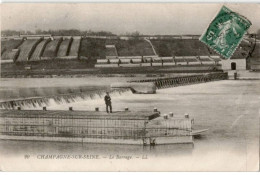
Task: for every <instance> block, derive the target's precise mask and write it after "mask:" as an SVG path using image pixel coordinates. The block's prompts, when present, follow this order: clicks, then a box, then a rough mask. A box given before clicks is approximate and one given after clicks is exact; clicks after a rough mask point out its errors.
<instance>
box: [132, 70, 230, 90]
mask: <svg viewBox="0 0 260 175" xmlns="http://www.w3.org/2000/svg"><path fill="white" fill-rule="evenodd" d="M226 79H228V73H226V72H225V73H223V72H221V73H208V74H201V75H188V76H181V77H167V78H157V79H144V80H134V81H128V82H129V83H133V82H135V83H147V82H153V83H154V84H155V86H156V88H157V89H163V88H170V87H176V86H184V85H190V84H197V83H206V82H210V81H218V80H226Z"/></svg>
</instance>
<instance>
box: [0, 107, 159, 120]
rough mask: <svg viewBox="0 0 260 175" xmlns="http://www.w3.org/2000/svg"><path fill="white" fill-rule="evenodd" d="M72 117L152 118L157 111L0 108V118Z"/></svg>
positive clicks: (110, 118)
mask: <svg viewBox="0 0 260 175" xmlns="http://www.w3.org/2000/svg"><path fill="white" fill-rule="evenodd" d="M3 117H10V118H21V117H22V118H35V117H41V118H73V119H107V120H152V119H154V118H157V117H159V113H158V112H152V111H151V112H150V111H115V112H113V113H110V114H108V113H106V112H103V111H98V112H97V111H70V110H68V111H65V110H49V111H48V110H47V111H45V110H6V109H5V110H0V118H3Z"/></svg>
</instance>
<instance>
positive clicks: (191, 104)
mask: <svg viewBox="0 0 260 175" xmlns="http://www.w3.org/2000/svg"><path fill="white" fill-rule="evenodd" d="M259 89H260V88H259V81H231V80H226V81H218V82H210V83H204V84H197V85H189V86H181V87H175V88H169V89H161V90H159V91H157V93H156V94H132V93H131V92H125V93H123V94H118V93H115V94H112V95H111V96H112V104H113V109H114V110H123V109H124V108H125V107H128V108H129V109H130V110H144V109H146V110H153V108H154V107H157V108H158V110H159V111H161V113H162V114H164V113H166V114H167V113H169V112H173V113H174V114H175V116H184V114H185V113H188V114H190V116H191V117H192V118H194V119H195V125H194V129H204V128H209V131H208V132H207V133H205V134H204V135H203V136H202V137H201V138H198V139H195V140H194V145H192V144H178V145H164V146H155V147H143V146H133V145H106V144H81V143H54V142H25V141H19V142H18V141H1V142H0V154H1V157H4V158H0V160H2V163H1V164H2V167H4V169H6V170H8V169H13V167H11V166H10V161H11V162H12V166H15V167H16V168H17V169H20V170H21V169H23V170H31V169H32V168H33V169H36V170H46V167H47V168H48V170H64V171H65V170H67V171H84V170H89V171H95V170H99V171H102V170H110V169H111V168H112V169H113V170H117V171H119V170H120V171H129V170H131V171H137V170H139V171H140V170H141V171H144V170H150V171H156V170H157V171H158V170H161V171H166V170H170V171H256V170H258V167H259V106H260V95H259V94H260V92H259V91H260V90H259ZM69 106H72V107H73V109H74V110H94V109H95V107H100V110H105V104H104V100H103V98H94V99H87V100H83V99H78V100H77V101H76V102H74V103H69V104H67V103H60V104H57V103H55V102H51V103H50V105H49V106H48V109H49V110H51V109H59V110H68V107H69ZM28 108H31V107H28ZM38 109H40V108H38ZM79 154H80V155H98V156H99V158H98V159H62V160H60V159H59V160H57V159H46V160H43V159H41V156H42V155H56V156H57V155H71V156H75V155H79ZM26 155H29V156H30V158H28V157H26ZM110 158H111V159H110ZM100 161H102V164H100ZM97 164H100V166H97Z"/></svg>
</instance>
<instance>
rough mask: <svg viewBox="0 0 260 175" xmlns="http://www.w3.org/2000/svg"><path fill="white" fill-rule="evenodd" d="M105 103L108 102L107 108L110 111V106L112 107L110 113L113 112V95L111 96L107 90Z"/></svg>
mask: <svg viewBox="0 0 260 175" xmlns="http://www.w3.org/2000/svg"><path fill="white" fill-rule="evenodd" d="M105 103H106V110H107V113H109V112H108V107H109V109H110V113H112V102H111V97H110V96H109V93H108V92H107V95H106V96H105Z"/></svg>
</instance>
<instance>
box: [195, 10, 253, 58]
mask: <svg viewBox="0 0 260 175" xmlns="http://www.w3.org/2000/svg"><path fill="white" fill-rule="evenodd" d="M250 26H251V22H250V21H249V20H248V19H246V18H245V17H243V16H241V15H239V14H237V13H235V12H232V11H231V10H230V9H228V8H227V7H225V6H223V7H222V8H221V9H220V11H219V13H218V14H217V16H216V17H215V18H214V19H213V21H212V22H211V23H210V25H209V26H208V28H207V30H206V31H205V32H204V33H203V35H201V37H200V41H202V42H203V43H205V44H206V45H207V46H209V47H210V48H211V49H213V50H214V51H216V52H217V53H219V54H220V55H222V56H223V57H224V58H226V59H229V58H230V57H231V56H232V55H233V53H234V52H235V50H236V48H237V47H238V45H239V44H240V42H241V40H242V38H243V36H244V34H245V33H246V31H247V29H248V28H249V27H250Z"/></svg>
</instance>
